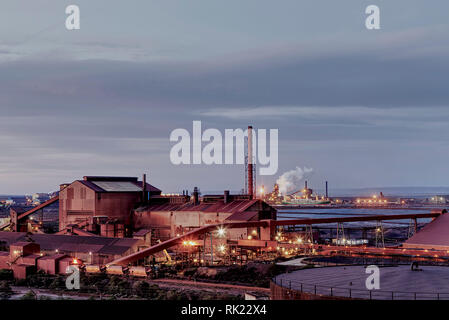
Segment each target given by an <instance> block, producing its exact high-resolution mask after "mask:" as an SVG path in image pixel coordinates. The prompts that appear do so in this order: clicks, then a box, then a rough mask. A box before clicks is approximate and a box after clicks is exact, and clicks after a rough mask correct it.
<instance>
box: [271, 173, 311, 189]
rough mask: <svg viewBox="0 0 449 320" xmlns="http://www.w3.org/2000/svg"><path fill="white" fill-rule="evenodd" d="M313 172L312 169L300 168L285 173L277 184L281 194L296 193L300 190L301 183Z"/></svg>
mask: <svg viewBox="0 0 449 320" xmlns="http://www.w3.org/2000/svg"><path fill="white" fill-rule="evenodd" d="M312 171H313V169H312V168H307V167H304V168H300V167H296V169H293V170H290V171H287V172H284V173H283V174H282V175H281V176H280V177H279V179H277V180H276V183H277V184H278V185H279V192H280V193H281V194H282V195H286V194H287V193H289V192H295V191H297V190H298V189H299V188H300V183H299V182H301V180H302V179H304V177H306V176H308V175H309V174H310V173H311V172H312Z"/></svg>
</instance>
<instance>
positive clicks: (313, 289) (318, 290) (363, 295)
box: [272, 277, 449, 300]
mask: <svg viewBox="0 0 449 320" xmlns="http://www.w3.org/2000/svg"><path fill="white" fill-rule="evenodd" d="M272 282H273V283H274V284H276V285H278V286H280V287H282V288H283V289H286V290H290V291H294V292H297V293H305V294H313V295H319V296H327V297H336V298H349V299H364V300H449V293H442V292H405V291H385V290H375V289H373V290H368V289H353V288H342V287H335V286H324V285H316V284H309V283H303V282H300V281H296V280H290V279H282V278H280V277H275V278H273V279H272Z"/></svg>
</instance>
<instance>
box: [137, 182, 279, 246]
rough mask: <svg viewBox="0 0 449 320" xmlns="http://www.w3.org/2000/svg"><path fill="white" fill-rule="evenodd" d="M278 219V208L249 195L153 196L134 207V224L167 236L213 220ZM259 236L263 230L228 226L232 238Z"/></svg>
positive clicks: (224, 221) (160, 237) (165, 238)
mask: <svg viewBox="0 0 449 320" xmlns="http://www.w3.org/2000/svg"><path fill="white" fill-rule="evenodd" d="M265 219H276V210H275V209H274V208H273V207H271V206H270V205H268V204H267V203H265V202H264V201H262V200H260V199H251V198H250V197H249V196H248V195H230V194H229V191H225V192H224V194H223V195H206V196H203V197H202V198H201V199H200V198H199V195H198V192H197V191H195V192H194V193H193V196H192V198H191V199H190V198H189V197H185V196H178V197H162V196H161V197H153V198H152V199H151V202H150V204H149V205H148V206H145V207H141V208H139V209H136V210H135V211H134V217H133V221H134V227H135V228H136V229H140V228H144V229H148V230H151V231H152V234H153V235H154V236H155V237H157V238H159V239H161V240H167V239H169V238H173V237H176V236H179V235H182V234H184V233H187V232H188V231H191V230H194V229H197V228H200V227H203V226H206V225H212V224H220V223H227V222H242V221H260V220H265ZM248 237H250V238H255V239H257V238H258V237H260V230H257V229H256V230H253V229H251V230H250V229H249V228H237V229H232V230H229V232H228V235H227V238H228V239H229V240H231V239H232V240H239V239H248Z"/></svg>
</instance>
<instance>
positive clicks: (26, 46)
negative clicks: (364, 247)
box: [0, 0, 449, 194]
mask: <svg viewBox="0 0 449 320" xmlns="http://www.w3.org/2000/svg"><path fill="white" fill-rule="evenodd" d="M325 2H328V3H329V4H328V7H327V8H328V10H324V11H323V10H322V8H323V7H324V8H326V6H323V5H322V4H321V6H318V4H317V5H312V4H302V5H301V4H299V3H298V1H281V2H276V3H274V2H270V1H248V2H245V3H241V2H237V1H226V2H224V1H200V0H197V1H192V2H191V3H190V5H186V4H185V2H182V1H173V2H171V3H170V4H167V3H165V2H164V3H162V2H159V1H145V2H144V1H142V2H140V1H135V2H134V3H133V4H124V3H121V2H120V3H117V4H114V3H110V2H106V1H96V2H95V4H92V3H89V2H87V1H79V5H80V8H81V14H82V27H81V30H80V31H79V32H78V33H72V32H68V31H65V30H64V29H63V23H64V18H65V15H64V8H65V5H67V4H68V3H67V4H65V3H62V4H61V3H59V2H56V1H44V0H38V1H35V2H33V4H32V5H31V8H29V9H28V10H23V9H21V8H20V6H19V5H18V4H15V2H13V1H9V0H8V1H6V3H7V4H5V6H4V10H2V11H1V12H0V30H1V31H0V121H1V124H0V149H1V153H0V194H14V193H23V192H37V191H52V190H56V189H58V185H59V184H60V183H65V182H70V181H72V180H74V179H79V178H81V177H82V176H83V175H140V174H141V173H142V172H144V171H146V172H148V173H149V177H150V179H151V181H152V182H153V183H154V184H155V185H156V186H158V187H160V188H161V189H163V190H164V191H167V192H177V191H180V190H182V189H185V188H189V189H192V188H193V186H195V185H198V186H199V187H201V188H202V189H203V190H221V189H229V188H230V189H232V190H240V189H241V188H242V187H243V172H244V171H243V170H244V169H243V168H241V167H239V166H210V167H208V166H197V167H193V166H180V167H177V166H173V165H171V164H170V162H169V151H170V147H171V145H170V143H169V139H168V138H169V135H170V132H171V131H172V130H173V129H175V128H179V127H182V128H186V129H188V130H190V131H191V127H192V121H193V120H202V122H203V126H204V127H205V128H206V127H215V128H219V129H224V128H245V127H246V126H247V125H249V124H252V125H253V126H255V127H256V128H267V129H269V128H278V129H279V133H280V136H279V138H280V141H279V142H280V155H279V161H280V168H279V171H278V174H277V175H276V176H273V177H259V179H260V180H259V181H260V182H261V183H264V184H265V185H271V184H272V183H274V181H275V180H276V179H277V177H278V176H279V175H281V174H282V173H283V172H284V171H287V170H291V169H292V168H295V167H296V166H307V167H311V168H313V169H314V175H313V177H311V183H312V185H313V184H315V185H318V184H322V181H324V180H325V179H327V180H329V181H330V183H331V185H332V186H333V187H340V188H351V187H369V186H449V183H448V182H447V177H448V176H449V167H448V166H447V165H446V159H447V158H448V157H449V148H447V145H448V142H449V133H448V130H447V128H446V127H447V124H448V123H449V90H448V89H449V88H448V83H449V26H448V22H447V15H444V14H442V11H444V10H445V11H446V12H449V11H448V10H449V5H448V4H447V2H443V1H435V3H432V4H431V5H430V4H423V3H421V2H419V1H416V2H414V1H395V3H394V4H391V3H388V4H387V3H385V4H384V3H383V2H381V3H380V7H381V10H382V11H381V12H382V30H380V31H367V30H366V29H364V22H363V18H364V15H363V12H364V5H365V6H366V5H368V4H372V3H371V2H372V1H371V2H366V3H365V2H364V1H342V2H339V3H340V4H339V5H337V4H335V1H323V3H325ZM374 2H376V1H374ZM100 3H102V4H103V5H104V7H101V6H100ZM106 4H109V5H106ZM406 4H407V5H408V6H406ZM412 4H413V5H415V6H412ZM100 8H102V9H103V10H98V9H100ZM320 8H321V9H320ZM61 12H62V15H61ZM144 13H147V15H145V14H144ZM249 13H251V14H249ZM310 15H312V16H313V17H314V18H313V19H312V17H309V16H310ZM108 18H109V19H110V20H108ZM108 21H109V22H108ZM33 22H34V23H33ZM61 24H62V27H61ZM12 26H15V27H14V28H13V27H12ZM6 27H8V31H6V29H5V28H6ZM211 177H215V179H211Z"/></svg>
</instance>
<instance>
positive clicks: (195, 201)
mask: <svg viewBox="0 0 449 320" xmlns="http://www.w3.org/2000/svg"><path fill="white" fill-rule="evenodd" d="M199 203H200V199H199V193H198V188H197V187H195V188H193V204H194V205H198V204H199Z"/></svg>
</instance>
